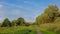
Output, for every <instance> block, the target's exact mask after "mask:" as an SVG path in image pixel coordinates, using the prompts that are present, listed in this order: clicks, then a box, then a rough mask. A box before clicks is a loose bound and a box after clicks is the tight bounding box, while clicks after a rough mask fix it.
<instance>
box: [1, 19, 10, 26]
mask: <svg viewBox="0 0 60 34" xmlns="http://www.w3.org/2000/svg"><path fill="white" fill-rule="evenodd" d="M1 27H11V22H10V21H9V19H8V18H5V19H4V21H3V23H2V25H1Z"/></svg>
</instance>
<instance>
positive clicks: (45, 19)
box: [36, 5, 60, 24]
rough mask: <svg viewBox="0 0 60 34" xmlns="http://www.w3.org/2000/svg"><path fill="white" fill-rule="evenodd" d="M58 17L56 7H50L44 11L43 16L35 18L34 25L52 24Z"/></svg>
mask: <svg viewBox="0 0 60 34" xmlns="http://www.w3.org/2000/svg"><path fill="white" fill-rule="evenodd" d="M58 15H60V14H59V9H58V7H57V6H56V5H50V6H48V8H46V9H45V11H44V13H43V14H41V15H39V16H38V17H37V18H36V23H37V24H43V23H53V22H54V21H55V19H56V17H57V16H58Z"/></svg>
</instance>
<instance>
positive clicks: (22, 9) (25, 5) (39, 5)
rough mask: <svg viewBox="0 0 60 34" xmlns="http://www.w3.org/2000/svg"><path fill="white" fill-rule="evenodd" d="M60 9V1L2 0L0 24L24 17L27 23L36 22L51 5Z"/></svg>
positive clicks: (0, 4) (0, 2)
mask: <svg viewBox="0 0 60 34" xmlns="http://www.w3.org/2000/svg"><path fill="white" fill-rule="evenodd" d="M53 4H56V5H57V6H58V8H60V0H0V22H2V21H3V20H4V19H5V18H9V20H14V19H17V18H19V17H23V18H24V19H25V21H27V22H34V21H35V19H36V17H37V16H38V15H40V14H41V13H43V12H44V9H45V8H47V7H48V6H49V5H53Z"/></svg>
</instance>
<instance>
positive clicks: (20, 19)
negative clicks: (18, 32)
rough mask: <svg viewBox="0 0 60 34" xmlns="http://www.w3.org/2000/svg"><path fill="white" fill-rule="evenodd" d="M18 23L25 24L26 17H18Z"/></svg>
mask: <svg viewBox="0 0 60 34" xmlns="http://www.w3.org/2000/svg"><path fill="white" fill-rule="evenodd" d="M16 24H17V25H24V24H25V20H24V18H22V17H20V18H18V19H17V23H16Z"/></svg>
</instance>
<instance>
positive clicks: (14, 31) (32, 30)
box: [0, 26, 56, 34]
mask: <svg viewBox="0 0 60 34" xmlns="http://www.w3.org/2000/svg"><path fill="white" fill-rule="evenodd" d="M38 28H39V27H38ZM39 30H40V32H41V33H42V34H56V33H55V32H52V31H47V30H45V29H40V28H39ZM0 34H37V32H36V27H34V26H29V27H26V26H17V27H3V28H0Z"/></svg>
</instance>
